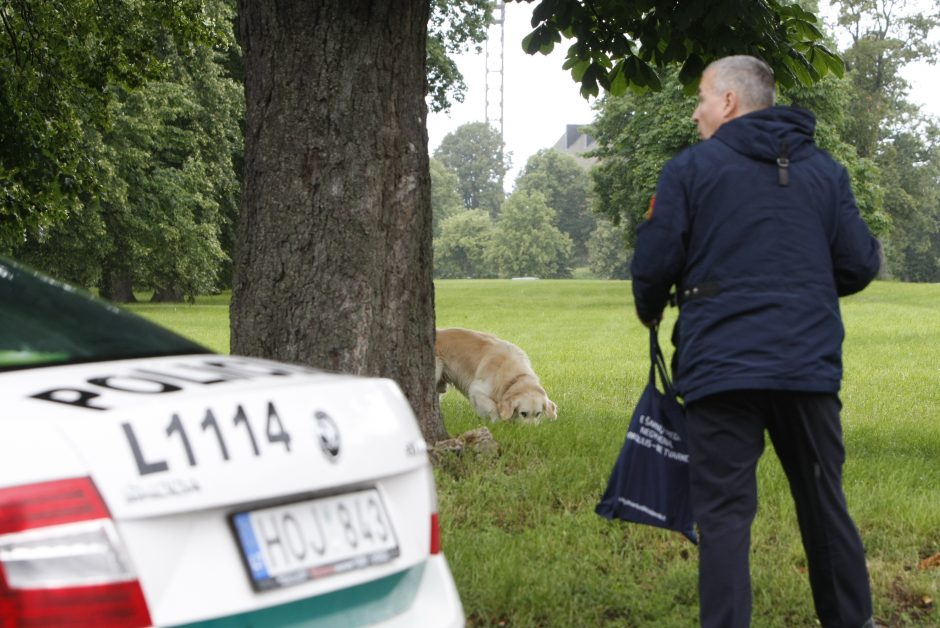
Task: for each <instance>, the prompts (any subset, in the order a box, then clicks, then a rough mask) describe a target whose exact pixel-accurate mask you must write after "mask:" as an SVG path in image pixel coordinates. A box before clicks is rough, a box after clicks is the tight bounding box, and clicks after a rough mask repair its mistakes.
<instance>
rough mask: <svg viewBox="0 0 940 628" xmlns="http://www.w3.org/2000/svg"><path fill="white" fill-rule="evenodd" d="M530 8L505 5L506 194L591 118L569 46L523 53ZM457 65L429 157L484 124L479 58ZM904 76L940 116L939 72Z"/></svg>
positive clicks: (915, 97)
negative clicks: (458, 99) (460, 89)
mask: <svg viewBox="0 0 940 628" xmlns="http://www.w3.org/2000/svg"><path fill="white" fill-rule="evenodd" d="M821 4H824V3H821ZM532 8H533V5H531V4H527V3H525V4H518V3H514V2H512V3H507V5H506V23H505V27H504V28H505V33H504V37H505V45H504V54H503V58H504V69H503V80H504V88H503V89H504V101H505V102H504V106H503V127H504V139H505V142H506V146H507V150H508V151H509V152H510V153H511V155H512V166H513V167H512V170H511V171H510V173H509V174H508V175H507V177H506V189H507V191H510V190H511V189H512V186H513V183H514V181H515V179H516V176H517V174H518V172H519V170H520V169H521V168H522V167H523V166H525V163H526V160H528V158H529V157H530V156H532V155H533V154H534V153H536V152H537V151H538V150H540V149H542V148H549V147H551V146H553V145H554V144H555V142H556V141H558V139H559V138H560V137H561V136H562V134H564V132H565V126H566V125H567V124H588V123H590V122H591V121H592V120H593V119H594V115H595V112H594V110H593V108H592V105H593V99H592V101H591V102H588V101H586V100H585V99H583V98H581V95H580V94H579V93H578V85H577V84H576V83H575V82H574V81H573V80H572V79H571V74H570V73H569V72H568V71H566V70H562V69H561V66H562V64H563V63H564V58H565V52H566V51H567V49H568V47H569V46H570V45H571V42H569V41H567V40H562V43H561V44H558V45H556V47H555V50H554V51H553V52H552V54H551V55H548V56H545V55H541V54H536V55H528V54H526V53H525V52H523V51H522V38H523V37H525V36H526V35H527V34H528V33H529V32H530V31H531V30H532V28H531V26H530V25H529V20H530V19H531V16H532ZM457 64H458V67H459V68H460V71H461V73H462V74H463V76H464V80H465V81H466V83H467V93H466V96H465V99H464V102H463V103H455V104H454V106H453V107H451V110H450V111H449V112H448V113H429V114H428V149H429V150H430V152H431V154H433V153H434V151H435V149H437V147H438V145H440V143H441V140H442V139H444V136H445V135H447V134H448V133H450V132H451V131H453V130H454V129H456V128H457V127H459V126H460V125H462V124H466V123H468V122H482V121H484V120H485V119H486V111H485V109H486V63H485V57H484V54H483V53H482V52H481V53H480V54H466V55H462V56H460V57H459V58H458V59H457ZM904 75H905V77H906V78H907V79H908V80H909V81H911V82H912V84H913V87H912V89H911V94H910V96H911V100H912V101H914V102H917V103H919V104H921V105H923V106H924V110H925V111H927V112H928V113H932V114H933V115H937V116H940V80H938V78H940V69H938V68H936V67H931V66H927V65H920V66H916V67H909V68H907V69H906V71H905V72H904Z"/></svg>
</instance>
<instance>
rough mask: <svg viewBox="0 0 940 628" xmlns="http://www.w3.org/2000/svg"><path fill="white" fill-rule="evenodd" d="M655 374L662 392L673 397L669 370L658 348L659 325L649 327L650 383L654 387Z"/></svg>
mask: <svg viewBox="0 0 940 628" xmlns="http://www.w3.org/2000/svg"><path fill="white" fill-rule="evenodd" d="M657 372H659V379H660V381H662V383H663V392H664V393H666V394H667V395H669V396H670V397H675V396H676V393H675V391H674V390H673V388H672V381H671V380H670V379H669V369H667V368H666V358H665V356H663V350H662V349H661V348H660V346H659V325H654V326H653V327H650V382H652V384H653V385H654V386H655V385H656V373H657Z"/></svg>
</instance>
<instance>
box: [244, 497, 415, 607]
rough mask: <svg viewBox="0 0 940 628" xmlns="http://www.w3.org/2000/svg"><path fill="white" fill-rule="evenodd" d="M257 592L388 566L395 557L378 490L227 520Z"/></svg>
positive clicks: (393, 540)
mask: <svg viewBox="0 0 940 628" xmlns="http://www.w3.org/2000/svg"><path fill="white" fill-rule="evenodd" d="M231 521H232V525H233V527H234V529H235V534H236V536H237V538H238V543H239V546H240V548H241V552H242V556H243V557H244V559H245V564H246V565H247V566H248V572H249V574H250V575H251V583H252V586H253V587H254V589H255V590H256V591H267V590H270V589H276V588H279V587H284V586H289V585H294V584H300V583H302V582H306V581H308V580H311V579H314V578H321V577H324V576H329V575H332V574H335V573H342V572H346V571H351V570H354V569H362V568H363V567H368V566H370V565H378V564H381V563H386V562H388V561H390V560H392V559H394V558H396V557H397V556H398V555H399V547H398V540H397V538H396V536H395V530H394V529H393V528H392V521H391V519H390V518H389V516H388V512H387V511H386V509H385V504H384V503H383V502H382V498H381V496H380V495H379V492H378V491H377V490H376V489H374V488H370V489H365V490H361V491H356V492H352V493H344V494H342V495H334V496H331V497H322V498H319V499H310V500H306V501H301V502H295V503H291V504H284V505H280V506H273V507H270V508H260V509H257V510H251V511H247V512H239V513H235V514H233V515H232V516H231Z"/></svg>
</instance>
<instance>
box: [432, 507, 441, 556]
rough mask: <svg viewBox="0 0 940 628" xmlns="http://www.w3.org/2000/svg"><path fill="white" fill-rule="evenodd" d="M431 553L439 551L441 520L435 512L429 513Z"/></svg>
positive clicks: (438, 552)
mask: <svg viewBox="0 0 940 628" xmlns="http://www.w3.org/2000/svg"><path fill="white" fill-rule="evenodd" d="M431 553H432V554H440V553H441V522H440V520H439V519H438V517H437V513H436V512H432V513H431Z"/></svg>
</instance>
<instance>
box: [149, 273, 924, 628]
mask: <svg viewBox="0 0 940 628" xmlns="http://www.w3.org/2000/svg"><path fill="white" fill-rule="evenodd" d="M436 293H437V324H438V326H439V327H450V326H460V327H469V328H473V329H480V330H486V331H490V332H492V333H495V334H497V335H498V336H501V337H503V338H506V339H508V340H511V341H512V342H514V343H516V344H518V345H519V346H521V347H522V348H524V349H525V350H526V351H527V352H528V353H529V356H530V357H531V359H532V363H533V365H534V367H535V369H536V371H537V372H538V373H539V375H540V377H541V378H542V382H543V384H544V385H545V388H546V389H547V390H548V392H549V395H550V396H551V397H552V399H553V400H554V401H555V402H556V403H558V406H559V418H558V420H557V421H555V422H547V423H543V424H541V425H523V424H519V423H496V424H488V423H486V422H484V420H482V419H479V418H478V417H476V416H475V415H474V414H473V412H472V411H471V409H470V407H469V404H468V403H467V402H466V400H465V399H463V397H461V396H460V395H459V393H457V392H455V391H450V392H448V393H447V394H446V395H444V397H443V398H442V402H441V405H442V411H443V413H444V416H445V424H446V426H447V428H448V430H449V431H450V432H451V433H452V434H459V433H461V432H463V431H466V430H469V429H473V428H476V427H479V426H480V425H488V427H489V428H490V430H491V431H492V432H493V434H494V436H495V437H496V439H497V441H498V442H499V444H500V448H501V450H500V455H499V456H498V457H495V458H483V457H480V458H476V457H474V456H471V455H465V456H463V457H458V456H450V457H447V458H445V459H443V460H442V461H441V462H440V464H439V465H438V467H437V468H436V470H435V473H436V477H437V482H438V498H439V509H440V514H441V520H442V526H443V539H444V551H445V553H446V555H447V558H448V561H449V562H450V565H451V569H452V571H453V572H454V577H455V579H456V581H457V586H458V588H459V590H460V594H461V598H462V600H463V603H464V609H465V611H466V613H467V617H468V624H469V625H470V626H511V627H523V626H525V627H529V626H531V627H536V626H539V627H541V626H545V627H555V626H559V627H567V626H585V627H594V626H611V627H613V626H618V627H621V626H624V627H632V626H638V627H639V626H656V627H661V626H666V627H668V626H695V625H696V624H697V616H698V615H697V613H698V606H697V604H698V602H697V592H696V587H697V567H696V555H695V548H694V546H693V545H691V544H690V543H689V542H688V541H686V540H684V538H682V537H681V536H680V535H679V534H677V533H670V532H665V531H662V530H658V529H654V528H650V527H647V526H640V525H635V524H626V523H621V522H609V521H606V520H604V519H602V518H600V517H598V516H597V515H595V514H594V506H595V504H596V502H597V500H598V498H599V497H600V494H601V493H602V492H603V489H604V487H605V485H606V482H607V476H608V473H609V472H610V469H611V466H612V465H613V462H614V459H615V458H616V456H617V453H618V452H619V450H620V446H621V444H622V442H623V438H624V435H625V432H626V428H627V422H628V419H629V416H630V413H631V411H632V408H633V405H634V403H635V402H636V397H637V395H638V394H639V393H640V392H641V391H642V388H643V385H644V384H645V380H646V377H647V372H648V371H647V369H648V361H647V360H648V354H647V351H648V345H647V334H646V331H645V329H644V328H642V327H641V326H640V325H639V323H638V322H636V319H635V317H634V314H633V304H632V298H631V297H630V285H629V283H628V282H609V281H578V280H574V281H508V280H505V281H504V280H493V281H484V280H481V281H440V282H438V283H437V284H436ZM226 305H227V299H226V297H225V296H224V295H223V296H222V297H218V298H214V299H211V300H205V301H203V300H197V304H196V305H195V306H167V305H159V306H155V305H137V306H134V307H133V308H132V309H134V310H136V311H138V312H140V313H143V314H144V315H145V316H147V317H149V318H152V319H154V320H157V321H158V322H161V323H163V324H165V325H167V326H169V327H171V328H174V329H177V330H179V331H181V332H182V333H184V334H186V335H188V336H190V337H192V338H194V339H196V340H198V341H200V342H203V343H204V344H207V345H208V346H210V347H213V348H215V349H217V350H220V351H225V350H227V348H228V318H227V310H226V309H225V306H226ZM842 309H843V315H844V318H845V322H846V328H847V340H846V343H845V380H844V383H843V390H842V400H843V402H844V410H843V428H844V436H845V443H846V450H847V462H846V464H845V468H844V475H845V490H846V494H847V498H848V501H849V507H850V509H851V511H852V514H853V516H854V517H855V521H856V523H857V525H858V527H859V529H860V531H861V534H862V538H863V540H864V542H865V545H866V548H867V552H868V554H867V555H868V562H869V567H870V571H871V576H872V586H873V592H874V596H875V613H876V618H877V619H878V620H879V621H880V623H881V624H883V625H885V626H940V610H938V609H937V608H936V606H937V604H938V603H940V600H938V598H940V569H929V570H922V569H918V566H917V565H918V562H919V561H921V560H922V559H923V558H925V557H928V556H932V555H934V554H936V553H938V552H940V387H938V382H940V344H938V340H940V286H938V285H913V284H898V283H885V282H879V283H876V284H873V285H872V286H871V287H869V288H868V289H867V290H866V291H865V292H863V293H861V294H860V295H856V296H854V297H851V298H848V299H844V300H843V302H842ZM674 315H675V313H674V312H668V313H667V319H666V321H665V324H664V329H666V330H668V329H670V328H671V326H672V321H673V317H674ZM662 336H663V337H662V338H661V342H662V343H663V344H664V345H665V346H664V349H667V350H668V345H669V342H668V339H667V338H666V337H665V332H662ZM758 474H759V483H760V484H759V486H760V510H759V512H758V516H757V519H756V520H755V523H754V528H753V551H752V562H751V571H752V576H753V582H754V620H753V625H754V626H755V627H765V626H767V627H780V628H784V627H786V628H790V627H793V626H815V625H817V624H816V620H815V614H814V611H813V607H812V601H811V597H810V590H809V583H808V579H807V575H806V570H805V558H804V557H803V551H802V547H801V545H800V540H799V532H798V529H797V526H796V518H795V515H794V511H793V506H792V502H791V500H790V496H789V493H788V489H787V483H786V479H785V477H784V475H783V473H782V471H781V470H780V466H779V463H778V462H777V460H776V457H775V456H774V454H773V452H772V448H770V447H768V450H767V454H766V455H765V456H764V458H763V460H762V461H761V464H760V467H759V469H758Z"/></svg>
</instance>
